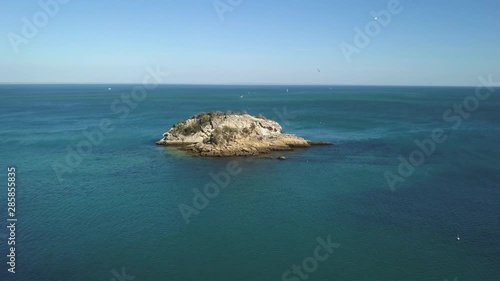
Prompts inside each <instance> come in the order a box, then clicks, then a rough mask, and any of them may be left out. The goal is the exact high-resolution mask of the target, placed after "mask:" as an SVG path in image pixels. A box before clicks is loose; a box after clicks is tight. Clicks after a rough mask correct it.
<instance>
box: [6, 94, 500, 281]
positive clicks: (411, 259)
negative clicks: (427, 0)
mask: <svg viewBox="0 0 500 281" xmlns="http://www.w3.org/2000/svg"><path fill="white" fill-rule="evenodd" d="M210 111H223V112H228V111H234V112H242V111H246V112H248V113H249V114H252V115H258V114H262V115H264V116H266V117H267V118H268V119H272V120H275V121H277V122H278V123H280V124H281V126H282V127H283V132H287V133H292V134H295V135H298V136H300V137H303V138H306V139H308V140H314V141H326V142H331V143H333V145H331V146H313V147H311V148H306V149H297V150H295V151H291V152H280V153H273V154H271V155H269V157H240V158H238V157H236V158H204V157H193V156H190V155H186V154H185V153H183V152H180V151H178V150H177V149H176V148H172V147H163V146H157V145H155V142H156V141H158V140H159V139H161V138H162V134H163V133H164V132H166V131H167V130H168V129H169V128H170V127H171V126H172V125H174V124H175V123H177V122H179V121H180V120H184V119H187V118H189V117H191V116H193V115H195V114H198V113H200V112H210ZM0 120H1V125H0V162H1V165H0V167H1V172H0V224H1V225H2V227H1V228H0V229H1V230H0V280H2V281H7V280H22V281H24V280H26V281H28V280H29V281H38V280H40V281H52V280H54V281H65V280H67V281H70V280H71V281H75V280H85V281H90V280H95V281H98V280H100V281H131V280H136V281H143V280H144V281H145V280H150V281H156V280H178V281H189V280H193V281H202V280H206V281H246V280H248V281H257V280H258V281H267V280H270V281H271V280H276V281H279V280H284V281H300V280H311V281H320V280H324V281H326V280H328V281H330V280H341V281H397V280H399V281H413V280H422V281H423V280H425V281H434V280H435V281H444V280H449V281H451V280H453V281H458V280H460V281H462V280H463V281H465V280H470V281H472V280H474V281H476V280H484V281H487V280H491V281H498V280H500V89H499V88H491V87H487V86H478V87H470V88H468V87H407V86H287V85H283V86H278V85H272V86H255V85H251V86H234V85H230V86H218V85H160V86H157V87H154V88H153V87H150V89H145V88H144V87H142V86H141V85H128V84H127V85H102V84H101V85H9V84H4V85H1V86H0ZM280 155H283V156H285V157H286V158H287V160H285V161H280V160H277V159H276V157H278V156H280ZM11 167H13V168H15V175H10V176H9V175H8V169H9V168H11ZM9 177H11V178H12V177H14V178H15V179H14V181H15V183H16V186H15V192H14V193H15V194H10V195H9V194H8V182H9ZM8 198H9V199H8ZM11 198H15V212H14V214H13V215H12V216H11V215H8V214H9V212H11V211H13V210H9V209H8V200H11ZM9 202H10V201H9ZM12 218H15V221H13V220H12ZM8 219H10V220H8ZM13 222H14V223H15V231H11V230H12V228H8V227H7V226H9V225H10V224H11V223H13ZM13 235H14V236H13ZM12 237H13V238H14V239H11V238H12ZM11 241H15V245H11V244H9V243H12V242H11ZM13 246H14V248H15V256H14V263H15V264H14V267H15V273H12V272H9V271H8V270H9V268H11V267H12V263H10V264H9V262H11V261H12V254H11V248H12V247H13ZM8 256H9V257H8Z"/></svg>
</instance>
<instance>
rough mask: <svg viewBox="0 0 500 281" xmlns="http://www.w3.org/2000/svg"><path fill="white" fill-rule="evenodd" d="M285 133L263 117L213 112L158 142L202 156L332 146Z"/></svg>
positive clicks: (193, 119)
mask: <svg viewBox="0 0 500 281" xmlns="http://www.w3.org/2000/svg"><path fill="white" fill-rule="evenodd" d="M281 130H282V128H281V126H280V125H279V124H278V123H277V122H275V121H272V120H268V119H267V118H265V117H264V116H261V115H259V116H258V117H254V116H251V115H249V114H247V113H245V112H244V113H232V112H230V113H222V112H209V113H200V114H198V115H196V116H193V117H191V118H189V119H188V120H184V121H180V122H179V123H177V124H175V125H174V126H172V127H171V128H170V129H169V130H168V131H167V132H166V133H164V134H163V138H162V139H161V140H159V141H158V142H156V143H157V144H158V145H166V146H176V147H177V148H179V149H181V150H184V151H187V152H189V153H192V154H193V155H198V156H251V155H260V154H268V153H270V152H272V151H290V150H293V149H294V148H297V147H309V146H311V145H327V144H331V143H325V142H312V141H307V140H305V139H303V138H300V137H297V136H295V135H291V134H283V133H281ZM283 158H284V157H283Z"/></svg>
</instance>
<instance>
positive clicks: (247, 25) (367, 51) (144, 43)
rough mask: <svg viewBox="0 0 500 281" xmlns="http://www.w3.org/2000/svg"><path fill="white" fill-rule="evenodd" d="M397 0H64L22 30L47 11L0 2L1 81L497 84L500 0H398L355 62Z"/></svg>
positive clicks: (25, 4) (31, 0) (36, 5)
mask: <svg viewBox="0 0 500 281" xmlns="http://www.w3.org/2000/svg"><path fill="white" fill-rule="evenodd" d="M54 1H56V0H41V1H40V2H43V3H49V2H52V3H54ZM60 1H61V2H63V1H62V0H60ZM65 1H68V0H65ZM217 1H219V2H217ZM390 1H391V0H316V1H314V0H241V3H240V4H239V5H236V6H233V7H231V9H232V10H231V11H226V12H224V13H223V19H221V17H220V16H219V14H220V13H219V14H218V12H217V10H216V8H215V5H214V3H226V5H230V4H229V3H231V2H233V3H234V2H238V1H237V0H216V1H213V0H156V1H154V0H134V1H125V0H122V1H119V0H106V1H102V0H85V1H83V0H80V1H78V0H69V1H68V3H67V4H64V5H63V4H59V5H58V11H56V12H54V13H53V15H48V17H47V18H48V21H47V23H46V25H45V26H40V25H38V31H36V32H31V34H30V33H26V32H25V33H24V35H26V34H27V35H29V36H26V37H25V36H24V35H23V26H25V25H26V24H25V23H24V22H23V20H22V19H23V17H25V18H26V19H28V21H29V22H31V23H34V16H35V18H36V15H38V23H40V20H42V23H43V15H41V13H47V12H43V11H44V10H43V8H42V7H41V6H40V3H39V1H34V0H29V1H28V0H26V1H8V0H0V7H1V9H0V34H1V36H2V39H1V40H0V53H1V54H2V56H1V59H0V82H1V83H137V82H140V81H142V78H143V76H144V73H145V70H146V68H147V67H148V66H156V65H158V66H159V67H160V69H161V70H163V71H166V72H169V73H170V76H169V77H168V78H167V79H166V80H165V81H163V83H165V84H168V83H186V84H349V85H457V86H467V85H470V86H475V85H476V84H477V83H478V77H479V76H480V75H483V76H485V75H488V74H492V75H493V78H494V80H495V81H500V67H499V66H500V16H499V11H500V1H498V0H478V1H472V0H468V1H466V0H454V1H435V0H413V1H412V0H400V2H401V7H402V9H403V10H402V12H401V13H399V14H393V15H392V18H391V20H390V23H389V24H388V25H387V26H386V27H381V28H380V32H379V33H378V35H376V36H374V37H371V38H370V42H369V43H368V44H366V46H361V48H358V51H359V53H355V54H353V55H352V56H351V61H350V62H348V61H347V60H346V58H345V56H344V54H343V52H342V50H341V47H340V45H341V44H342V42H345V43H346V44H350V45H352V46H358V47H359V46H360V45H356V44H355V43H354V38H355V35H356V32H355V28H356V27H358V28H360V29H362V30H364V29H365V26H366V25H367V24H368V23H369V22H374V21H375V19H374V16H372V15H371V14H370V12H371V11H380V10H383V9H387V6H388V3H389V2H390ZM222 5H223V4H219V7H222ZM51 7H53V6H51ZM37 13H38V14H37ZM377 21H378V22H379V24H380V23H383V21H384V17H383V16H380V17H379V18H377ZM34 24H35V27H37V25H36V23H34ZM24 29H26V28H24ZM27 37H31V38H27ZM13 38H14V39H13ZM19 38H23V39H19ZM12 42H15V43H14V44H12ZM14 45H15V46H17V47H18V50H19V51H18V52H17V53H16V52H15V48H14V47H13V46H14ZM318 69H319V70H320V71H318Z"/></svg>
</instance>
